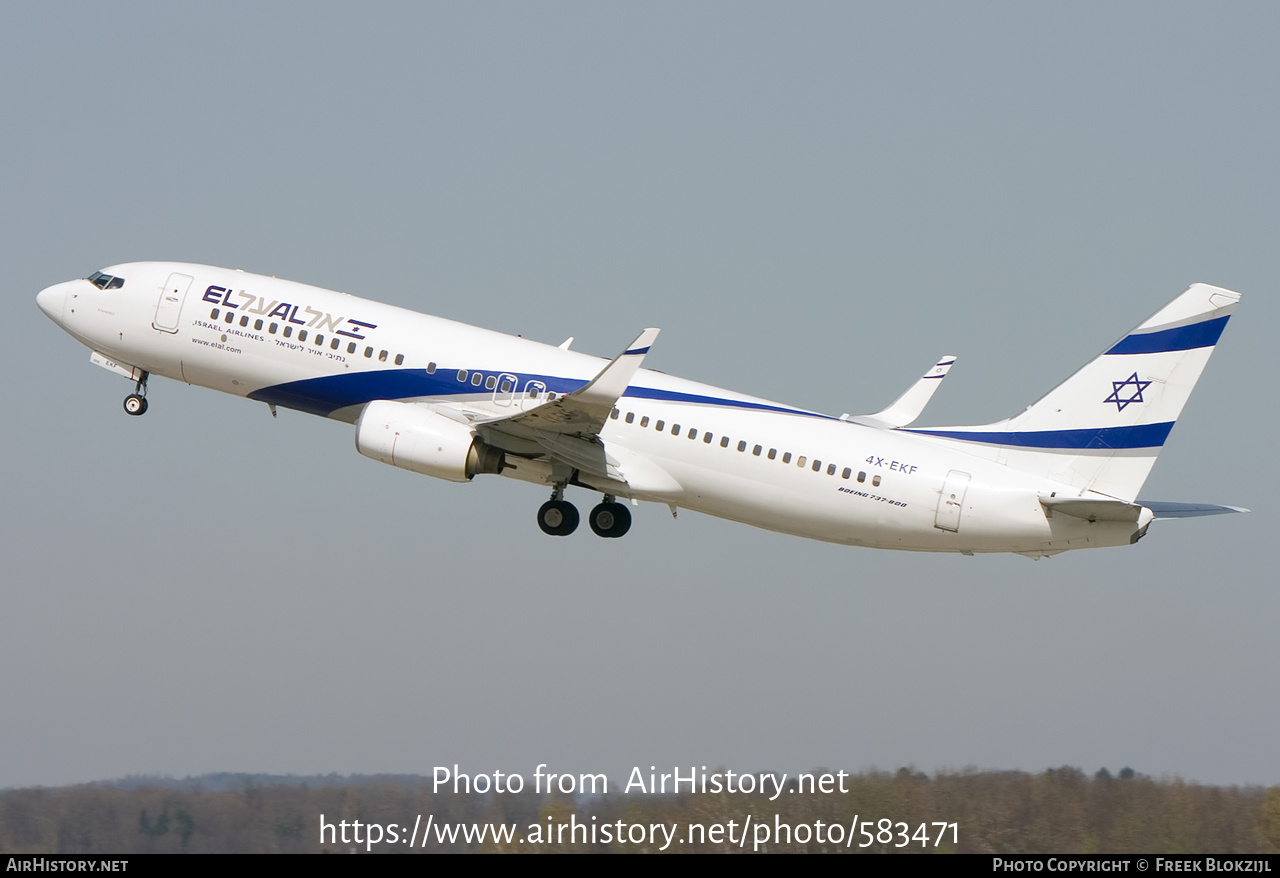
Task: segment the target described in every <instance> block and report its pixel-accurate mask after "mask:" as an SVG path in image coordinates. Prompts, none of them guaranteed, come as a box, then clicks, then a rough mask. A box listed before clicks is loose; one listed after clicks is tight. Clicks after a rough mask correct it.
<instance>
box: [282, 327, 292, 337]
mask: <svg viewBox="0 0 1280 878" xmlns="http://www.w3.org/2000/svg"><path fill="white" fill-rule="evenodd" d="M291 335H293V327H292V326H286V327H285V328H284V337H285V338H288V337H289V336H291Z"/></svg>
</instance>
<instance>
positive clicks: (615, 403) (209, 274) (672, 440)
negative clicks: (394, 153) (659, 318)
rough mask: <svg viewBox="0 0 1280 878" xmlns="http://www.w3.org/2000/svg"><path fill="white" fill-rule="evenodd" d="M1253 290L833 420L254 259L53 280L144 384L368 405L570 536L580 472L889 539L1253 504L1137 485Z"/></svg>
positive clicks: (960, 535)
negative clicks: (964, 383)
mask: <svg viewBox="0 0 1280 878" xmlns="http://www.w3.org/2000/svg"><path fill="white" fill-rule="evenodd" d="M1239 300H1240V294H1239V293H1235V292H1232V291H1230V290H1226V289H1222V288H1220V287H1215V286H1210V285H1208V284H1200V283H1198V284H1193V285H1192V286H1191V287H1190V288H1189V289H1187V290H1186V292H1184V293H1182V294H1181V295H1180V296H1178V297H1177V298H1175V299H1174V300H1173V301H1171V302H1170V303H1169V304H1168V305H1166V306H1165V307H1163V308H1161V309H1160V310H1158V311H1157V312H1156V313H1155V314H1154V315H1152V316H1151V317H1150V318H1149V319H1147V320H1146V321H1144V322H1143V323H1141V324H1139V325H1138V326H1137V327H1136V328H1135V329H1134V330H1132V331H1131V332H1129V333H1127V334H1126V335H1124V336H1123V337H1122V338H1121V339H1120V340H1119V341H1117V342H1116V343H1114V344H1113V345H1111V346H1110V347H1108V348H1107V349H1106V350H1105V351H1104V352H1103V353H1102V354H1100V355H1099V356H1097V357H1096V358H1095V359H1093V360H1092V361H1090V362H1089V363H1087V364H1086V365H1085V366H1084V367H1083V368H1081V369H1080V370H1079V371H1077V372H1076V373H1075V374H1074V375H1072V376H1071V377H1070V378H1068V379H1067V380H1066V381H1064V382H1063V383H1062V384H1060V385H1058V386H1057V387H1056V388H1054V389H1053V390H1051V391H1050V392H1049V393H1048V394H1047V395H1045V396H1044V397H1042V398H1041V399H1040V400H1039V401H1038V402H1036V403H1034V404H1032V405H1031V406H1029V407H1028V408H1027V409H1026V410H1025V411H1023V412H1021V413H1019V414H1017V415H1014V416H1013V417H1011V418H1008V419H1006V420H1003V421H998V422H995V423H991V424H984V425H979V426H955V427H931V428H919V427H914V426H912V425H913V424H914V423H915V421H916V420H917V419H918V417H919V415H920V413H921V412H922V411H923V409H924V407H925V404H926V403H927V402H928V401H929V399H930V397H931V396H932V395H933V393H934V391H936V390H937V388H938V386H939V384H940V383H941V380H942V379H943V378H944V377H945V376H946V373H947V370H948V369H950V368H951V365H952V363H954V362H955V358H954V357H950V356H948V357H943V358H942V359H941V360H939V361H938V362H937V363H936V365H934V366H933V367H931V368H930V369H929V370H928V371H927V372H926V373H925V375H924V376H923V377H922V378H921V379H920V380H919V381H917V382H916V383H915V384H914V385H913V386H912V387H911V388H909V389H908V390H907V392H906V393H904V394H903V395H902V396H901V397H900V398H899V399H897V400H896V401H895V402H894V403H893V404H891V405H890V406H889V407H887V408H886V409H884V410H882V411H880V412H876V413H874V414H871V415H861V416H855V415H850V414H843V415H840V416H839V417H835V416H831V415H825V414H822V413H819V412H813V411H807V410H804V409H800V408H796V407H793V406H789V405H785V404H782V403H777V402H772V401H769V400H766V399H760V398H757V397H753V396H748V395H745V394H741V393H735V392H733V391H729V390H724V389H721V388H718V387H712V386H710V385H706V384H700V383H697V382H694V381H689V380H686V379H683V378H677V377H674V376H670V375H666V374H664V373H662V372H658V371H654V370H650V369H644V368H642V364H643V362H644V360H645V359H646V355H647V354H648V353H649V350H650V346H651V345H652V344H653V342H654V340H655V339H656V338H657V336H658V330H657V329H645V330H644V331H643V332H641V333H640V334H639V335H638V336H637V337H636V338H635V340H634V341H632V342H631V343H630V344H628V345H627V346H626V347H625V348H623V349H622V351H621V353H619V354H618V355H617V356H615V357H613V358H612V359H611V360H605V359H603V358H599V357H594V356H590V355H588V354H585V353H580V352H578V351H574V350H571V349H570V345H571V343H572V342H573V339H572V338H570V339H568V340H567V341H565V342H564V343H563V344H560V345H559V346H556V345H551V344H543V343H540V342H537V341H533V340H530V339H526V338H521V337H519V336H510V335H505V334H502V333H498V332H494V331H491V330H487V329H482V328H479V327H475V326H469V325H466V324H463V323H459V322H455V321H452V320H446V319H443V318H440V317H433V316H429V315H426V314H420V313H416V312H414V311H409V310H406V309H404V308H399V307H396V306H393V305H387V304H382V303H379V302H375V301H371V300H369V299H361V298H357V297H355V296H351V295H347V294H345V293H340V292H334V291H331V290H325V289H321V288H318V287H314V286H308V285H305V284H301V283H296V282H293V281H288V280H283V279H279V278H275V277H266V276H263V275H257V274H251V273H248V272H245V271H242V270H239V269H226V268H215V267H212V266H207V265H195V264H190V263H181V262H133V263H127V264H121V265H113V266H108V267H107V268H104V269H102V270H101V271H96V272H94V273H93V274H91V275H89V277H87V278H81V279H77V280H71V281H66V282H64V283H59V284H55V285H53V286H50V287H48V288H47V289H45V290H42V291H41V292H40V293H39V294H38V295H37V297H36V301H37V304H38V305H39V307H40V310H41V311H43V312H44V314H45V315H46V316H48V317H49V318H50V319H51V320H52V321H53V322H54V323H56V324H57V325H58V326H60V327H61V328H62V329H63V330H65V331H66V332H67V333H69V334H70V335H71V336H72V337H73V338H75V339H76V340H77V341H79V342H80V343H81V344H83V345H85V346H86V347H87V348H89V350H90V361H91V362H93V363H95V364H96V365H98V366H102V367H104V368H106V369H108V370H110V371H112V372H115V373H118V374H120V375H122V376H124V377H125V378H127V379H129V380H130V381H132V382H133V383H134V390H133V392H132V393H130V394H129V395H128V396H126V397H125V400H124V409H125V411H126V412H127V413H128V414H130V415H134V416H137V415H142V414H143V413H145V412H146V411H147V406H148V401H147V387H148V381H149V379H150V378H151V377H152V376H155V375H159V376H162V377H165V378H172V379H174V380H176V381H182V382H185V383H187V384H195V385H199V386H202V387H208V388H212V389H214V390H220V391H223V392H225V393H231V394H235V395H237V396H242V397H246V398H248V399H251V400H256V401H258V402H262V403H265V404H266V405H267V406H269V407H270V410H271V414H272V415H273V416H274V415H275V414H276V410H277V407H284V408H288V409H293V410H297V411H301V412H307V413H310V414H314V415H320V416H322V417H326V418H333V419H335V420H339V421H345V422H347V423H350V424H354V425H355V444H356V448H357V450H358V451H359V452H360V453H361V454H363V455H365V456H366V457H369V458H372V459H373V460H376V461H380V462H382V463H385V464H389V465H391V466H396V467H400V468H402V469H407V470H410V471H413V472H417V473H422V474H425V475H429V476H434V477H436V478H439V479H445V480H447V481H451V482H469V481H470V480H471V479H473V478H474V477H475V476H477V475H481V474H495V475H501V476H506V477H508V478H514V479H518V480H522V481H526V482H531V483H533V484H536V485H541V486H543V488H550V490H551V496H550V499H548V500H547V501H546V502H545V503H543V504H542V506H541V507H540V508H539V509H538V514H537V522H538V526H539V527H540V528H541V529H542V530H543V531H544V532H545V533H547V534H549V535H552V536H566V535H568V534H570V533H573V532H574V530H575V529H576V528H577V526H578V524H579V520H580V518H579V514H578V511H577V508H576V507H575V506H574V505H573V504H572V503H570V502H569V501H568V500H566V499H565V492H566V490H567V489H568V488H570V487H573V488H583V489H586V490H588V491H593V492H595V493H597V494H599V495H601V501H600V502H599V503H598V504H597V505H596V506H595V507H594V508H592V509H591V511H590V512H589V514H588V516H587V520H588V523H589V525H590V528H591V530H592V531H594V532H595V533H596V534H597V535H599V536H601V537H606V538H616V537H621V536H622V535H624V534H626V533H627V531H628V529H629V528H630V526H631V511H630V509H629V507H628V504H627V502H622V501H629V503H630V504H631V505H632V506H635V505H638V504H639V502H640V501H646V502H652V503H659V504H665V505H666V506H668V507H669V508H670V510H671V513H672V514H673V515H675V514H676V513H677V512H678V510H680V509H689V510H694V511H697V512H702V513H706V514H708V515H713V516H718V517H720V518H725V519H730V520H733V521H737V522H742V523H744V524H748V525H753V526H755V527H759V528H765V529H768V530H772V531H777V532H780V533H785V534H793V535H796V536H801V537H808V538H811V539H816V540H824V541H828V542H833V543H842V544H846V545H852V546H864V547H873V548H882V549H900V550H911V551H927V552H958V553H961V554H965V555H972V554H974V553H988V552H1010V553H1017V554H1021V555H1025V556H1028V557H1031V558H1041V557H1047V556H1050V555H1055V554H1058V553H1060V552H1063V551H1066V550H1069V549H1081V548H1093V547H1102V546H1122V545H1129V544H1131V543H1135V542H1137V541H1138V540H1139V539H1140V538H1142V537H1143V536H1144V535H1145V534H1146V532H1147V529H1148V527H1149V526H1150V524H1151V522H1152V521H1153V520H1155V519H1157V518H1182V517H1192V516H1198V515H1214V514H1219V513H1226V512H1247V511H1248V510H1245V509H1240V508H1239V507H1233V506H1217V505H1211V504H1190V503H1160V502H1152V501H1147V500H1138V499H1137V497H1138V492H1139V491H1140V489H1141V488H1142V485H1143V482H1144V481H1145V480H1146V478H1147V474H1148V473H1149V472H1150V470H1151V467H1152V465H1153V464H1154V463H1155V460H1156V456H1157V455H1158V454H1159V452H1160V450H1161V448H1162V447H1163V445H1164V443H1165V440H1166V439H1167V438H1168V436H1169V432H1170V430H1171V429H1172V428H1173V425H1174V422H1175V421H1176V419H1177V417H1178V414H1179V413H1180V412H1181V410H1182V407H1183V405H1184V403H1185V402H1186V401H1187V398H1188V397H1189V396H1190V393H1191V390H1192V389H1193V387H1194V386H1195V383H1196V381H1197V380H1198V379H1199V377H1200V374H1201V372H1202V370H1203V369H1204V366H1205V364H1206V363H1207V361H1208V359H1209V356H1210V354H1212V353H1213V349H1214V346H1215V345H1216V344H1217V342H1218V339H1219V336H1220V335H1221V334H1222V331H1223V329H1224V327H1225V326H1226V323H1227V320H1228V319H1229V317H1230V315H1231V312H1232V311H1233V309H1234V308H1235V305H1236V303H1237V302H1238V301H1239Z"/></svg>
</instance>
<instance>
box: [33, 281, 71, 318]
mask: <svg viewBox="0 0 1280 878" xmlns="http://www.w3.org/2000/svg"><path fill="white" fill-rule="evenodd" d="M66 301H67V288H66V284H54V285H53V286H51V287H46V288H45V289H43V290H41V291H40V292H39V293H37V294H36V304H37V305H39V306H40V310H41V311H43V312H44V316H45V317H48V318H49V319H50V320H52V321H53V322H54V323H57V324H61V323H62V307H63V305H65V304H66Z"/></svg>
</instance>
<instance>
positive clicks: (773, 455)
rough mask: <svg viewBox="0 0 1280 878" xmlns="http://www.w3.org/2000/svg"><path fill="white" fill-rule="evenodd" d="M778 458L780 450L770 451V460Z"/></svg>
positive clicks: (773, 449)
mask: <svg viewBox="0 0 1280 878" xmlns="http://www.w3.org/2000/svg"><path fill="white" fill-rule="evenodd" d="M777 456H778V449H776V448H770V449H769V459H770V460H773V459H774V458H776V457H777Z"/></svg>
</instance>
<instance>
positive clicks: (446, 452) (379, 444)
mask: <svg viewBox="0 0 1280 878" xmlns="http://www.w3.org/2000/svg"><path fill="white" fill-rule="evenodd" d="M356 450H357V451H359V452H360V453H361V454H363V455H364V456H365V457H371V458H373V459H374V460H377V461H380V462H382V463H389V464H391V465H392V466H398V467H400V468H401V469H407V470H413V471H414V472H415V473H422V474H423V475H427V476H435V477H436V478H437V479H447V480H449V481H451V482H466V481H470V480H471V478H472V477H473V476H475V475H476V474H477V473H500V472H502V467H503V465H504V463H505V461H504V456H503V453H502V452H501V451H499V450H498V449H496V448H492V447H490V446H488V445H486V444H484V442H482V441H480V439H479V438H478V437H477V436H476V434H475V431H473V430H472V429H471V428H470V427H468V426H466V425H465V424H460V423H458V422H457V421H454V420H451V419H450V418H446V417H445V416H444V415H438V414H436V413H435V412H433V411H431V410H430V409H427V408H424V407H422V406H419V405H412V404H410V403H404V402H392V401H391V400H385V399H381V400H377V401H376V402H371V403H369V404H368V405H366V406H365V407H364V411H363V412H362V413H361V414H360V420H359V421H358V422H357V423H356Z"/></svg>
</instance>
